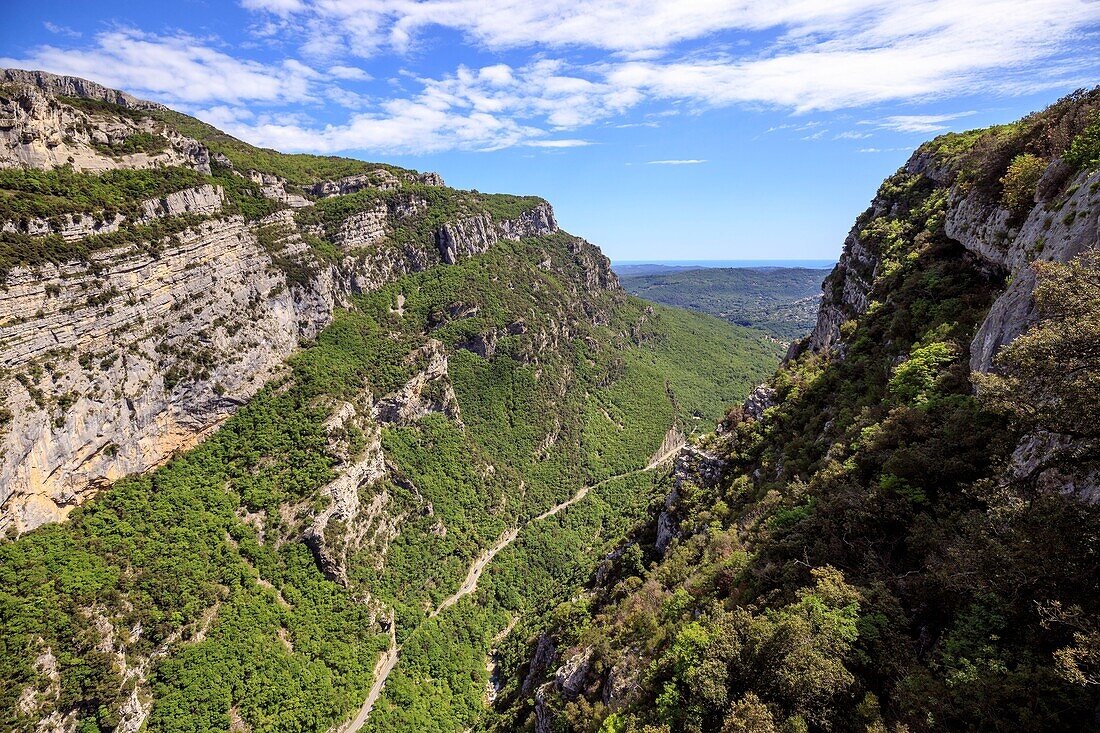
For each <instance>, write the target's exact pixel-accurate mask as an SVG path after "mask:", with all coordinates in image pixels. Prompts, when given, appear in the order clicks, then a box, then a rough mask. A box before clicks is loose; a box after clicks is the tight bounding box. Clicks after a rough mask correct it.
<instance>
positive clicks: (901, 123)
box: [860, 110, 974, 132]
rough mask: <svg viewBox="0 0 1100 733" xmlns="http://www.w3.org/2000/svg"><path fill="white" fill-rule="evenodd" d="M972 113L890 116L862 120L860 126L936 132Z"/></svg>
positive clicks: (972, 112)
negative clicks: (946, 123) (948, 123)
mask: <svg viewBox="0 0 1100 733" xmlns="http://www.w3.org/2000/svg"><path fill="white" fill-rule="evenodd" d="M972 114H974V111H973V110H971V111H969V112H955V113H952V114H943V115H891V116H889V117H884V118H883V119H881V120H877V121H876V120H862V121H861V122H860V124H861V125H876V126H878V127H881V128H883V129H886V130H894V131H895V132H938V131H940V130H946V129H947V127H948V126H947V125H945V124H943V123H945V122H950V121H952V120H957V119H959V118H960V117H969V116H970V115H972Z"/></svg>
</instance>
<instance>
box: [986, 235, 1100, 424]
mask: <svg viewBox="0 0 1100 733" xmlns="http://www.w3.org/2000/svg"><path fill="white" fill-rule="evenodd" d="M1032 268H1033V269H1034V270H1035V273H1036V275H1037V276H1038V284H1037V285H1036V287H1035V303H1036V306H1037V307H1038V310H1039V320H1038V321H1037V322H1036V323H1035V324H1034V325H1033V326H1032V327H1031V328H1030V329H1028V331H1027V332H1026V333H1024V335H1022V336H1020V337H1019V338H1018V339H1016V340H1015V341H1013V342H1012V343H1011V344H1009V345H1008V346H1007V347H1005V348H1004V349H1003V350H1002V351H1001V352H1000V353H999V354H998V355H997V357H996V359H995V360H994V364H995V366H996V368H997V370H998V371H997V372H996V373H993V374H979V375H975V377H974V379H975V381H976V382H977V384H978V387H979V391H980V393H981V395H982V396H983V398H984V399H985V400H986V401H987V404H989V405H990V406H991V407H992V408H993V409H995V410H998V411H1001V412H1004V413H1007V414H1009V415H1012V416H1013V417H1015V418H1016V419H1018V420H1019V421H1020V422H1021V423H1022V424H1023V425H1024V426H1025V427H1028V428H1030V429H1032V430H1047V431H1050V432H1054V433H1061V434H1064V435H1069V436H1072V437H1077V438H1085V439H1093V438H1100V401H1098V400H1097V399H1096V395H1097V394H1100V253H1098V252H1089V253H1086V254H1083V255H1080V256H1079V257H1076V258H1074V259H1073V260H1071V261H1070V262H1068V263H1065V264H1062V263H1056V262H1035V263H1033V264H1032Z"/></svg>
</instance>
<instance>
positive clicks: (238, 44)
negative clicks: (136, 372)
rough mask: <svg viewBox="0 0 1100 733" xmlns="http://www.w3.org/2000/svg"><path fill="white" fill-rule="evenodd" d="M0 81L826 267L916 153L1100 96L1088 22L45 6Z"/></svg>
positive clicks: (822, 14) (310, 5)
mask: <svg viewBox="0 0 1100 733" xmlns="http://www.w3.org/2000/svg"><path fill="white" fill-rule="evenodd" d="M0 64H2V65H5V66H18V67H23V68H38V69H45V70H48V71H54V72H58V73H65V74H75V75H78V76H82V77H86V78H90V79H94V80H96V81H99V82H102V83H105V84H108V85H110V86H113V87H118V88H121V89H125V90H127V91H130V92H133V93H135V94H137V95H139V96H142V97H145V98H149V99H155V100H157V101H160V102H164V103H165V104H168V105H170V106H172V107H175V108H177V109H180V110H182V111H185V112H188V113H191V114H194V115H196V116H198V117H200V118H202V119H204V120H207V121H208V122H211V123H213V124H215V125H217V126H218V127H220V128H222V129H224V130H226V131H228V132H230V133H232V134H234V135H236V136H238V137H240V138H242V139H244V140H247V141H249V142H252V143H255V144H259V145H265V146H270V147H275V148H278V149H280V150H285V151H307V152H321V153H340V154H345V155H351V156H354V157H360V158H365V159H368V160H380V161H387V162H392V163H396V164H399V165H405V166H408V167H411V168H417V169H420V170H436V171H439V172H440V173H442V174H443V176H444V178H445V179H446V180H447V182H448V183H449V184H451V185H454V186H459V187H462V188H477V189H479V190H481V191H506V192H512V193H532V194H538V195H541V196H545V197H546V198H548V199H549V200H550V201H551V202H552V203H553V204H554V206H555V209H556V211H557V213H558V218H559V220H560V222H561V224H562V225H563V226H564V227H565V228H567V229H568V230H569V231H571V232H573V233H574V234H578V235H581V236H584V237H586V238H587V239H589V240H591V241H593V242H595V243H596V244H598V245H600V246H601V247H602V248H603V249H604V251H605V252H607V253H608V254H609V255H610V256H611V257H612V258H614V259H631V260H640V259H653V260H660V259H733V258H768V259H773V258H830V257H835V256H837V255H838V254H839V251H840V248H841V245H842V243H843V240H844V236H845V234H846V233H847V230H848V228H849V227H850V226H851V223H852V221H853V220H854V218H855V217H856V215H857V214H858V213H859V212H860V211H862V210H863V208H865V207H866V205H867V203H868V202H869V200H870V199H871V197H872V196H873V194H874V191H875V188H876V187H877V185H878V183H879V182H880V181H881V180H882V179H883V178H884V177H885V176H887V175H889V174H890V173H891V172H893V171H894V170H895V169H897V167H898V166H899V165H901V164H902V163H903V162H904V161H905V159H906V158H907V157H908V155H909V153H910V152H911V150H912V149H913V148H914V147H915V146H916V145H918V144H919V143H920V142H921V141H923V140H925V139H927V138H929V137H932V136H934V135H935V134H938V133H939V132H942V131H946V130H962V129H969V128H974V127H980V126H985V125H989V124H993V123H998V122H1007V121H1010V120H1013V119H1016V118H1018V117H1020V116H1022V115H1024V114H1026V113H1027V112H1030V111H1032V110H1035V109H1039V108H1041V107H1043V106H1045V105H1047V104H1049V103H1050V102H1052V101H1054V100H1055V99H1057V98H1058V97H1059V96H1061V95H1062V94H1064V93H1066V92H1068V91H1071V90H1073V89H1075V88H1077V87H1081V86H1092V85H1094V84H1096V83H1098V82H1100V74H1098V71H1100V2H1097V0H1030V1H1028V0H966V1H965V2H963V1H960V0H914V1H912V2H901V3H899V2H890V1H887V0H835V1H834V2H829V3H825V2H817V1H813V0H735V1H730V0H724V1H719V0H676V1H674V2H669V1H666V0H592V1H590V2H574V1H570V0H541V2H532V0H421V1H415V0H316V1H313V0H242V1H241V2H212V1H206V0H173V2H164V3H151V2H121V1H114V2H112V1H110V0H100V1H98V2H81V3H74V2H72V1H71V0H69V1H67V2H54V1H52V0H39V1H37V2H34V3H31V2H17V3H14V4H9V6H8V7H7V8H6V9H5V23H4V26H3V28H0Z"/></svg>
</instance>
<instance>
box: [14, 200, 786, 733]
mask: <svg viewBox="0 0 1100 733" xmlns="http://www.w3.org/2000/svg"><path fill="white" fill-rule="evenodd" d="M485 201H487V202H488V203H487V208H488V210H489V212H490V213H500V212H505V213H509V212H511V211H513V208H508V207H516V206H527V205H529V204H528V203H527V201H526V200H522V199H515V200H513V199H485ZM494 207H496V208H494ZM500 207H505V208H503V209H501V208H500ZM498 209H499V211H498ZM261 233H262V234H263V232H261ZM264 236H266V237H267V238H268V239H270V240H271V246H272V247H273V248H277V247H278V244H277V239H278V233H277V232H270V233H267V234H264ZM584 247H588V245H584V244H582V243H579V241H578V240H574V239H573V238H571V237H569V236H567V235H564V234H562V235H554V236H551V237H543V238H539V239H532V240H525V241H522V242H518V243H517V242H507V241H506V242H501V243H500V244H498V245H496V246H495V247H493V248H492V249H490V251H489V252H487V253H485V254H484V255H481V256H479V257H476V258H472V259H468V260H465V261H463V262H462V263H460V264H458V265H455V266H452V267H437V268H430V269H428V270H425V271H423V272H419V273H415V274H412V275H409V276H406V277H403V278H400V279H398V280H397V281H395V282H393V283H391V284H389V285H387V286H385V287H383V288H382V289H380V290H378V291H376V292H374V293H370V294H365V295H362V296H360V297H358V298H357V299H356V301H355V303H354V304H353V307H352V308H351V309H350V310H347V311H340V312H338V314H337V317H336V320H335V322H334V323H333V324H332V325H331V326H330V327H329V328H327V329H326V330H325V331H324V332H323V333H322V334H321V335H320V336H319V338H318V339H317V341H316V343H314V344H312V345H310V346H309V347H308V348H306V349H305V350H304V351H302V352H301V353H299V354H298V355H296V356H295V357H293V358H292V359H291V361H290V364H291V367H292V373H291V375H290V376H288V377H286V378H284V379H282V380H280V381H279V382H277V383H274V384H271V385H269V386H268V387H267V388H265V389H264V390H263V391H261V392H260V393H259V394H258V395H257V396H256V397H255V398H253V399H252V400H251V401H250V402H249V404H248V405H247V406H245V407H243V408H242V409H241V410H240V411H239V412H237V413H236V415H234V417H232V418H231V419H230V420H229V421H228V422H227V423H226V424H225V425H224V426H223V427H222V428H221V429H220V430H219V431H218V432H217V433H215V434H214V435H213V437H211V438H210V439H208V440H207V441H205V442H204V443H203V444H201V445H200V446H199V447H198V448H196V449H194V450H192V451H190V452H188V453H186V454H184V455H182V456H179V457H177V458H175V459H174V460H173V461H171V462H170V463H169V464H168V465H167V466H165V467H163V468H161V469H158V470H157V471H155V472H153V473H151V474H149V475H146V476H136V477H132V478H128V479H125V480H122V481H119V482H117V483H116V484H115V485H114V486H113V487H111V488H110V489H109V490H107V491H105V492H104V493H103V494H102V495H101V496H100V497H99V498H97V499H95V500H93V501H91V502H90V503H89V504H87V505H85V506H83V507H81V508H79V509H77V510H75V511H74V512H73V514H72V515H71V516H70V519H69V521H68V522H67V523H65V524H63V525H55V526H48V527H44V528H41V529H40V530H36V531H34V532H31V533H30V534H28V535H26V536H24V537H22V538H20V539H18V540H17V541H14V542H7V543H5V544H2V545H0V619H2V620H3V624H2V628H3V633H0V660H2V661H0V679H3V680H4V681H5V682H6V684H5V685H4V689H3V690H2V691H0V711H2V712H0V727H2V728H4V729H5V730H8V729H10V730H26V729H30V728H33V726H34V724H35V722H36V721H37V720H38V719H40V718H41V717H42V716H44V715H47V714H49V713H50V712H51V711H52V710H57V711H59V712H60V713H62V714H66V713H68V712H75V713H76V714H77V716H78V720H79V726H80V730H81V731H86V732H87V733H92V732H94V731H100V730H103V731H106V730H111V729H113V728H114V726H116V725H117V724H118V722H119V721H120V719H121V716H122V714H123V713H122V712H121V711H122V708H123V705H124V703H125V702H126V700H128V699H129V698H130V696H131V695H132V694H135V693H134V692H133V691H134V690H135V689H139V692H138V693H136V694H138V695H139V696H144V695H145V694H147V693H146V692H145V689H146V688H145V687H144V685H143V684H142V681H143V680H144V679H147V680H148V681H149V686H148V690H149V692H151V694H152V697H153V705H152V711H151V714H150V717H149V718H148V721H147V723H146V726H147V729H148V730H150V731H180V732H184V731H196V732H197V731H205V730H225V729H228V728H229V727H231V726H239V725H247V726H248V727H249V728H250V729H251V730H253V731H257V732H258V731H304V730H310V731H321V730H325V729H327V728H329V727H330V726H332V725H334V724H336V723H337V722H339V721H340V720H342V719H345V718H347V717H350V715H351V714H352V711H353V710H354V709H355V708H356V707H357V706H358V705H359V703H360V702H361V700H362V698H363V697H364V696H365V694H366V690H367V689H368V688H369V686H370V684H371V680H372V669H373V665H374V662H375V659H376V658H377V656H378V654H379V652H380V651H381V650H382V649H383V648H384V647H385V646H386V635H385V633H384V632H383V629H382V628H381V626H380V625H379V623H378V622H379V619H380V617H384V616H385V614H386V613H388V612H389V611H390V610H393V611H394V612H395V615H396V619H397V624H398V626H397V630H398V635H399V639H400V641H401V642H402V643H403V644H404V645H405V651H404V653H403V656H402V661H401V664H400V665H399V666H398V669H397V670H396V671H395V672H394V677H393V680H392V682H391V687H388V688H387V691H386V696H385V698H384V700H383V701H382V702H381V703H380V704H379V708H378V711H377V713H376V714H375V715H374V716H372V719H371V722H370V725H371V726H372V727H374V728H375V729H377V730H410V731H412V730H431V729H438V730H453V729H455V728H456V727H460V726H466V725H470V724H472V723H473V722H474V721H475V719H476V718H477V717H478V716H479V715H480V714H481V713H482V712H483V710H484V703H483V702H482V694H483V690H484V684H485V677H486V672H485V657H486V654H487V652H488V650H489V647H490V645H491V639H492V637H493V635H495V634H496V633H497V632H499V631H500V630H501V629H502V628H503V627H504V626H505V625H506V624H507V623H508V620H509V617H510V616H512V615H515V616H519V615H521V614H526V613H531V612H533V611H538V610H541V609H544V608H546V607H548V606H552V605H553V604H555V603H556V602H557V601H559V600H560V599H561V598H563V597H567V596H568V595H569V593H570V589H571V588H573V587H575V586H576V585H577V584H579V583H580V582H582V581H583V579H584V578H585V577H586V576H587V574H588V571H589V570H590V569H591V568H592V567H593V566H594V564H595V562H596V560H597V559H598V558H599V557H600V556H601V555H602V554H603V553H604V552H605V551H606V549H607V548H608V547H610V546H611V544H613V543H614V542H615V541H616V540H617V538H619V537H621V536H622V534H623V533H625V532H626V531H627V529H628V528H629V526H630V525H631V523H632V522H633V521H635V520H636V519H637V518H639V517H641V516H642V514H643V513H644V510H645V509H646V507H647V506H648V504H649V501H650V499H651V490H652V473H634V471H635V470H636V469H638V468H641V467H642V466H644V465H645V463H646V461H647V460H648V458H649V456H650V454H652V453H653V452H654V450H655V449H656V448H657V446H658V444H659V443H660V442H661V439H662V437H663V435H664V433H665V431H666V430H668V429H669V428H670V427H671V426H672V425H674V424H678V425H679V426H680V427H681V428H682V429H683V430H685V431H686V432H691V431H693V430H697V429H699V427H700V426H704V427H705V426H707V425H709V424H711V423H712V421H713V420H714V419H716V418H717V417H719V416H720V415H721V413H722V410H723V407H724V406H725V405H728V404H731V403H734V402H736V401H738V400H739V399H740V398H741V397H742V396H743V395H744V394H745V392H746V391H747V390H748V388H749V387H750V386H751V385H752V384H753V383H755V382H757V381H758V380H759V379H761V378H763V376H764V375H765V374H766V373H767V372H768V371H769V370H770V368H771V366H772V365H773V364H774V363H775V360H776V359H777V353H776V350H775V347H774V346H772V345H771V344H769V343H767V342H766V341H765V340H763V339H762V338H761V337H760V336H759V335H757V334H755V333H754V332H751V331H748V330H745V329H735V328H731V327H729V326H728V325H726V324H723V323H721V322H720V321H717V320H715V319H710V318H706V317H701V316H696V315H693V314H689V313H686V312H681V311H675V310H671V309H666V308H662V307H652V306H649V305H647V304H645V303H643V302H642V301H639V300H636V299H632V298H628V297H625V296H623V295H622V294H621V293H619V292H618V291H615V290H598V291H595V292H588V291H587V290H586V289H585V288H584V287H583V286H582V283H583V282H584V268H585V267H587V266H589V265H587V264H585V263H586V262H589V263H596V265H597V266H598V263H599V262H600V260H599V258H598V257H596V256H593V255H591V254H589V255H588V258H587V259H585V258H584V257H582V256H581V255H582V254H584V251H583V248H584ZM273 251H275V250H274V249H273ZM538 263H544V264H545V265H546V266H545V267H542V268H540V267H538V266H536V265H537V264H538ZM399 302H400V303H401V306H400V307H396V304H397V303H399ZM479 337H480V338H481V339H482V341H486V340H487V341H489V342H491V343H492V344H493V347H492V349H491V351H486V352H485V355H482V354H480V353H477V350H476V349H477V347H476V346H475V344H476V343H478V341H477V339H478V338H479ZM435 342H439V343H441V344H442V348H443V349H444V350H445V352H446V353H448V354H449V358H450V368H449V370H448V381H449V383H450V384H452V385H453V390H454V393H455V394H456V396H457V402H458V406H459V408H460V410H461V420H462V422H461V423H460V422H457V421H456V420H453V419H451V418H449V417H447V416H446V415H445V414H444V413H441V412H433V413H430V414H428V415H426V416H424V417H423V418H421V419H419V420H415V421H412V422H396V423H393V424H390V425H388V426H387V427H386V428H385V429H384V430H383V433H382V435H381V441H382V448H383V450H384V452H385V455H386V460H387V463H388V465H389V466H390V470H389V472H388V475H387V477H386V478H384V479H383V480H382V481H380V482H379V483H378V484H375V485H371V486H366V487H364V488H363V489H362V490H361V491H362V499H363V501H364V503H365V504H366V503H369V502H370V501H372V500H374V499H375V498H377V497H379V496H381V495H385V496H388V497H389V499H388V501H389V504H388V505H387V508H386V516H387V517H390V518H392V521H393V522H394V523H395V528H396V529H397V532H396V536H395V537H394V538H393V539H392V541H390V542H389V543H388V546H383V547H382V548H379V547H378V546H376V545H374V544H371V543H365V544H363V545H362V546H359V547H358V548H357V549H354V548H353V552H352V555H351V556H350V557H349V559H348V576H349V577H348V584H347V586H344V585H342V584H341V583H339V582H335V581H334V580H333V579H330V578H328V577H326V576H325V574H324V573H322V571H321V569H320V568H319V565H318V561H317V558H316V556H315V554H314V553H313V552H311V549H310V547H309V546H307V544H306V543H304V542H302V541H300V540H301V537H302V532H303V527H304V526H306V524H308V522H309V521H310V518H311V517H312V516H314V514H315V513H316V512H317V511H320V510H321V509H323V507H324V505H325V503H326V500H325V499H324V498H323V497H322V496H321V495H320V494H319V493H318V491H319V489H320V488H321V487H323V486H324V485H325V484H326V483H328V482H329V481H330V480H331V479H332V478H333V477H334V476H335V475H337V473H338V472H339V471H341V470H343V469H344V468H346V466H345V465H344V463H342V461H345V460H353V459H354V457H355V456H354V455H353V456H352V457H351V458H341V457H339V455H338V451H335V450H334V448H333V443H332V441H333V437H332V435H331V434H329V433H327V432H326V430H325V429H324V427H323V424H324V422H325V420H326V419H327V418H328V417H329V415H330V414H331V412H332V410H333V408H334V406H335V405H337V404H339V403H340V402H341V401H344V400H347V401H352V402H355V403H357V404H362V403H363V401H364V400H366V401H367V404H369V403H370V401H376V400H378V399H380V398H382V397H384V396H385V395H389V394H391V393H394V392H395V390H398V389H399V388H400V387H402V385H404V384H405V383H406V382H407V381H408V380H409V378H410V377H411V376H413V375H414V374H415V373H417V371H418V370H419V369H420V368H422V366H423V356H422V355H423V353H424V351H423V349H424V347H426V346H430V344H431V343H435ZM701 347H702V349H703V350H702V351H700V348H701ZM483 351H484V350H483ZM700 355H702V356H703V358H699V357H700ZM442 387H443V384H440V385H439V388H440V389H441V388H442ZM346 440H347V442H348V444H349V445H351V446H353V448H352V449H351V450H352V452H353V453H354V452H355V451H360V452H361V451H363V450H364V446H365V444H366V442H367V436H365V435H362V434H357V433H349V434H348V435H347V436H346ZM619 474H626V475H624V476H622V478H618V479H615V480H613V481H608V482H606V483H604V484H601V485H600V486H599V487H598V488H596V489H594V490H593V492H592V494H591V495H590V497H589V498H586V500H585V501H584V502H581V503H579V504H577V505H576V506H575V507H571V508H570V509H569V510H567V511H565V512H563V513H562V514H561V515H559V516H558V517H555V518H554V519H553V520H548V521H546V522H543V523H536V524H535V525H532V526H531V527H530V528H527V529H524V531H523V534H522V535H521V537H520V539H519V540H518V541H517V542H516V543H515V544H514V545H513V546H511V547H509V548H508V550H507V551H505V552H503V553H501V555H500V556H498V558H497V560H496V561H494V563H493V565H492V567H491V569H490V570H489V571H487V573H486V576H485V577H484V578H483V583H482V585H481V586H480V587H479V590H478V593H477V594H476V595H472V596H470V597H468V598H466V599H463V600H462V601H461V602H460V603H459V604H458V605H456V606H454V607H453V608H451V609H448V611H446V612H444V613H443V614H441V615H439V616H437V617H435V618H434V619H431V620H428V619H426V610H427V609H430V608H432V607H434V606H435V605H437V604H438V603H439V601H440V600H441V599H442V598H443V597H444V596H445V595H447V594H449V593H451V592H453V591H454V590H455V589H456V588H457V587H458V584H459V582H460V581H461V578H462V577H463V576H464V575H465V573H466V569H467V567H468V566H469V564H470V562H471V560H472V559H473V558H474V557H476V556H477V555H478V553H479V552H481V550H482V549H483V548H485V547H487V546H489V545H490V544H492V543H493V542H494V541H495V540H496V539H497V537H498V536H500V534H501V532H502V531H503V530H505V529H506V528H508V527H512V526H518V525H519V524H520V523H522V522H524V521H525V520H527V519H529V518H530V517H532V516H534V515H536V514H538V513H540V512H542V511H544V510H545V509H547V508H549V507H550V506H551V505H553V504H555V503H557V502H559V501H561V500H563V499H565V498H566V497H568V496H570V495H572V494H573V493H575V492H576V491H577V490H578V489H579V488H580V487H581V486H584V485H586V484H596V483H597V482H599V481H601V480H603V479H606V478H609V477H611V476H615V475H619ZM337 528H338V527H337V525H335V524H334V525H333V526H332V527H330V529H332V530H335V529H337ZM381 551H384V555H379V553H380V552H381ZM380 557H384V563H380V562H379V558H380ZM364 601H369V602H364ZM459 630H461V633H459ZM112 640H113V641H112ZM123 648H125V654H126V657H125V659H126V663H125V666H124V665H123V662H122V659H121V658H120V657H119V656H118V655H117V653H116V652H117V650H121V649H123ZM54 665H55V666H56V674H57V675H59V677H58V680H59V681H58V682H54V681H51V674H52V673H51V672H50V669H51V668H52V666H54ZM134 670H139V671H138V673H137V675H136V676H135V672H134ZM28 689H32V690H37V694H38V698H37V699H39V700H40V701H44V703H43V705H44V707H42V708H40V709H38V710H37V711H36V712H35V714H34V715H27V714H24V713H21V712H20V706H19V705H18V700H19V699H20V697H21V696H25V695H27V694H28V693H27V690H28ZM405 701H408V704H405Z"/></svg>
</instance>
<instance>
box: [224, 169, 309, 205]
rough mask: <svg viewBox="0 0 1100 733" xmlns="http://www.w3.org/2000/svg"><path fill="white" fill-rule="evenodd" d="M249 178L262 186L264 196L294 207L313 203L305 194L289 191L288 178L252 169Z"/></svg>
mask: <svg viewBox="0 0 1100 733" xmlns="http://www.w3.org/2000/svg"><path fill="white" fill-rule="evenodd" d="M223 158H224V156H223ZM219 162H221V163H222V164H223V165H228V164H229V159H228V158H225V159H224V161H219ZM248 179H249V180H250V181H252V182H253V183H255V184H256V185H258V186H259V187H260V193H261V194H263V196H264V198H269V199H271V200H272V201H278V202H279V203H281V204H285V205H287V206H289V207H291V208H292V209H301V208H303V207H306V206H312V205H313V202H312V201H310V200H309V199H307V198H306V197H305V196H303V195H301V194H299V193H293V192H291V191H289V190H288V184H287V182H286V180H285V179H283V178H280V177H279V176H276V175H272V174H271V173H261V172H260V171H254V170H250V171H248Z"/></svg>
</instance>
